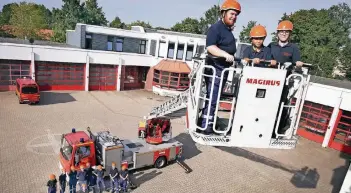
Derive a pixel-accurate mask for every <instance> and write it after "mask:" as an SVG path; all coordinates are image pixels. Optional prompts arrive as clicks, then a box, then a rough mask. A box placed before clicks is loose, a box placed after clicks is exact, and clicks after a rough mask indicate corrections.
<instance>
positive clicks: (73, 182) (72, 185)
mask: <svg viewBox="0 0 351 193" xmlns="http://www.w3.org/2000/svg"><path fill="white" fill-rule="evenodd" d="M68 177H69V192H70V193H76V192H77V189H76V186H77V172H76V171H74V172H72V171H71V172H70V173H69V174H68Z"/></svg>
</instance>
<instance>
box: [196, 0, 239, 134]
mask: <svg viewBox="0 0 351 193" xmlns="http://www.w3.org/2000/svg"><path fill="white" fill-rule="evenodd" d="M220 11H221V19H220V20H219V21H217V22H216V23H215V24H213V25H212V26H211V27H210V28H209V29H208V32H207V37H206V47H207V52H208V54H209V55H212V56H215V57H218V58H213V57H207V58H206V62H207V64H208V65H211V66H213V67H214V68H215V78H214V79H212V77H204V79H205V83H206V87H207V98H210V94H211V87H212V81H214V86H213V90H212V92H213V94H212V100H211V101H207V100H206V101H205V107H204V109H203V111H202V116H201V117H200V119H199V122H200V124H201V127H202V128H205V131H204V134H211V133H212V132H213V130H212V127H213V123H212V122H213V120H214V118H213V116H215V115H214V112H215V110H216V105H217V97H218V92H219V91H220V90H222V89H223V87H224V85H225V83H226V81H227V77H228V73H225V74H224V76H223V77H222V79H223V84H222V87H221V88H219V86H220V81H221V78H220V77H221V74H222V71H223V70H224V69H225V68H228V67H230V66H231V65H232V64H233V62H234V54H235V52H236V40H235V38H234V36H233V33H232V30H233V29H234V24H235V22H236V19H237V16H238V15H239V14H240V12H241V5H240V4H239V3H238V2H237V1H235V0H226V1H225V2H224V3H223V4H222V6H221V9H220ZM213 73H214V72H212V70H211V69H206V70H205V74H206V75H212V74H213ZM208 108H209V109H208ZM208 111H209V117H207V113H208ZM207 119H208V125H207V127H206V120H207Z"/></svg>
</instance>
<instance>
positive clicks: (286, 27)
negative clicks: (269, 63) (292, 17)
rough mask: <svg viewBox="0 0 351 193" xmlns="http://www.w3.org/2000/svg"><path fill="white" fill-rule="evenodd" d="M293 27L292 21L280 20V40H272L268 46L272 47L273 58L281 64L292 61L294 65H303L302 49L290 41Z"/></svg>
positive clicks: (278, 29)
mask: <svg viewBox="0 0 351 193" xmlns="http://www.w3.org/2000/svg"><path fill="white" fill-rule="evenodd" d="M293 27H294V26H293V24H292V23H291V21H288V20H284V21H282V22H280V23H279V24H278V27H277V35H278V42H272V43H270V44H269V45H268V47H269V48H270V49H271V53H272V58H273V59H274V60H277V62H279V63H281V64H283V63H285V62H292V63H293V65H295V64H296V66H298V67H301V66H302V64H303V63H302V62H301V55H300V50H299V48H298V47H297V45H296V44H294V43H290V38H291V33H292V31H293Z"/></svg>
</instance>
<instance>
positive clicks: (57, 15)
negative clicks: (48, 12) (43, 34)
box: [52, 0, 85, 42]
mask: <svg viewBox="0 0 351 193" xmlns="http://www.w3.org/2000/svg"><path fill="white" fill-rule="evenodd" d="M62 1H63V5H62V8H61V9H55V8H54V9H53V11H52V13H53V21H54V23H53V26H54V27H53V30H54V36H53V37H52V40H53V41H56V42H65V41H66V30H68V29H74V28H75V25H76V24H77V23H82V22H84V13H85V11H84V8H83V6H82V5H81V4H80V0H62Z"/></svg>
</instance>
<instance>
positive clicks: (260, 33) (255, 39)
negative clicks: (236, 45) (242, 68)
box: [243, 25, 277, 67]
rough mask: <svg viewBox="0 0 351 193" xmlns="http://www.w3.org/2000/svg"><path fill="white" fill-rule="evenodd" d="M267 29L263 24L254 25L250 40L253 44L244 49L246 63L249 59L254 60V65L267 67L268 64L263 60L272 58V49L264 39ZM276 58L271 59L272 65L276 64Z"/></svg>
mask: <svg viewBox="0 0 351 193" xmlns="http://www.w3.org/2000/svg"><path fill="white" fill-rule="evenodd" d="M266 36H267V31H266V29H265V27H263V26H262V25H256V26H254V27H253V28H252V29H251V31H250V40H251V44H252V46H250V47H247V48H246V49H245V50H244V53H243V57H244V61H245V62H246V63H248V62H249V60H252V63H253V64H254V66H257V67H267V64H265V63H263V62H262V61H265V60H266V61H267V60H271V50H270V48H268V47H265V46H264V45H263V42H264V40H265V39H266ZM276 63H277V62H276V61H275V60H271V65H272V66H275V65H276Z"/></svg>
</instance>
